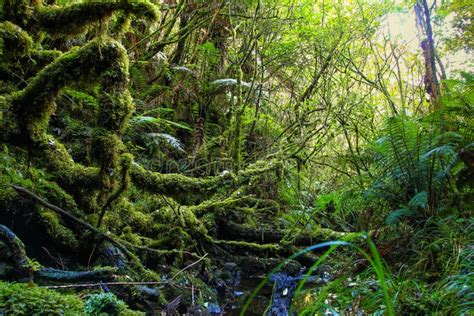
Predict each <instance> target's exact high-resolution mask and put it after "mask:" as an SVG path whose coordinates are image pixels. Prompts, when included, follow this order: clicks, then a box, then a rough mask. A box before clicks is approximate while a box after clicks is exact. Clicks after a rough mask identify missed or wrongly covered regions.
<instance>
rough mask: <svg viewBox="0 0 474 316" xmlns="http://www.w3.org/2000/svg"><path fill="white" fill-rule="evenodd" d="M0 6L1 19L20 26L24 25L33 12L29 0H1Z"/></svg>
mask: <svg viewBox="0 0 474 316" xmlns="http://www.w3.org/2000/svg"><path fill="white" fill-rule="evenodd" d="M0 6H1V10H0V17H1V19H2V20H7V21H11V22H13V23H15V24H17V25H20V26H26V25H27V23H28V21H30V19H31V16H32V14H33V6H32V5H31V1H30V0H3V1H2V3H1V4H0Z"/></svg>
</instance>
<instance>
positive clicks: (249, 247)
mask: <svg viewBox="0 0 474 316" xmlns="http://www.w3.org/2000/svg"><path fill="white" fill-rule="evenodd" d="M214 243H215V244H217V245H220V246H223V247H224V248H227V249H229V250H231V252H240V251H253V252H257V253H261V252H262V251H263V252H269V253H278V252H279V251H280V250H281V248H280V246H279V245H277V244H258V243H253V242H246V241H237V240H214Z"/></svg>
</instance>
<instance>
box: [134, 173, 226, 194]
mask: <svg viewBox="0 0 474 316" xmlns="http://www.w3.org/2000/svg"><path fill="white" fill-rule="evenodd" d="M132 179H133V181H134V183H135V184H136V185H138V186H140V187H142V188H144V189H147V190H149V191H152V192H159V193H162V194H164V195H167V196H173V197H179V196H180V195H186V196H188V197H189V200H191V198H190V196H191V195H192V194H202V195H204V194H206V193H208V194H209V193H212V192H214V191H215V190H216V189H217V188H218V187H219V186H224V185H225V184H226V183H229V182H230V183H233V179H232V178H231V176H228V175H225V176H216V177H207V178H192V177H187V176H183V175H181V174H174V173H173V174H171V173H169V174H163V173H158V172H152V171H148V170H146V169H145V168H143V167H142V166H140V165H138V164H134V165H133V166H132ZM189 200H188V202H189Z"/></svg>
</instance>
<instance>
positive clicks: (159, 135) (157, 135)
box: [147, 133, 185, 152]
mask: <svg viewBox="0 0 474 316" xmlns="http://www.w3.org/2000/svg"><path fill="white" fill-rule="evenodd" d="M147 135H148V136H150V137H151V138H153V139H154V140H155V141H156V142H157V143H158V142H159V141H158V139H163V140H165V141H166V142H167V143H168V144H169V145H171V147H173V148H174V149H177V150H179V151H181V152H185V150H184V145H183V143H182V142H181V141H180V140H179V139H177V138H176V137H174V136H172V135H170V134H165V133H148V134H147Z"/></svg>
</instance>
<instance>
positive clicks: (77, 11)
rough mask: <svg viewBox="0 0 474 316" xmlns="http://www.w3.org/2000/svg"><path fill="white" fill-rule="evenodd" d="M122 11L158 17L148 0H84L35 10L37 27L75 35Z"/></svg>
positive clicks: (147, 16) (150, 17)
mask: <svg viewBox="0 0 474 316" xmlns="http://www.w3.org/2000/svg"><path fill="white" fill-rule="evenodd" d="M115 11H122V12H125V13H129V14H133V15H135V16H138V17H141V16H143V17H145V18H147V19H150V20H156V19H157V18H158V10H157V8H156V7H155V6H154V5H153V4H151V3H150V2H149V1H140V2H135V1H119V2H105V1H104V2H86V3H76V4H72V5H69V6H66V7H59V6H52V7H40V8H37V10H36V12H35V18H36V20H37V23H38V27H39V28H41V29H42V30H45V31H47V32H49V33H50V34H67V35H75V34H80V33H83V32H85V31H86V30H88V28H90V27H91V24H92V23H94V22H97V21H100V20H104V19H107V18H109V17H110V16H111V15H112V13H114V12H115Z"/></svg>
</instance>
